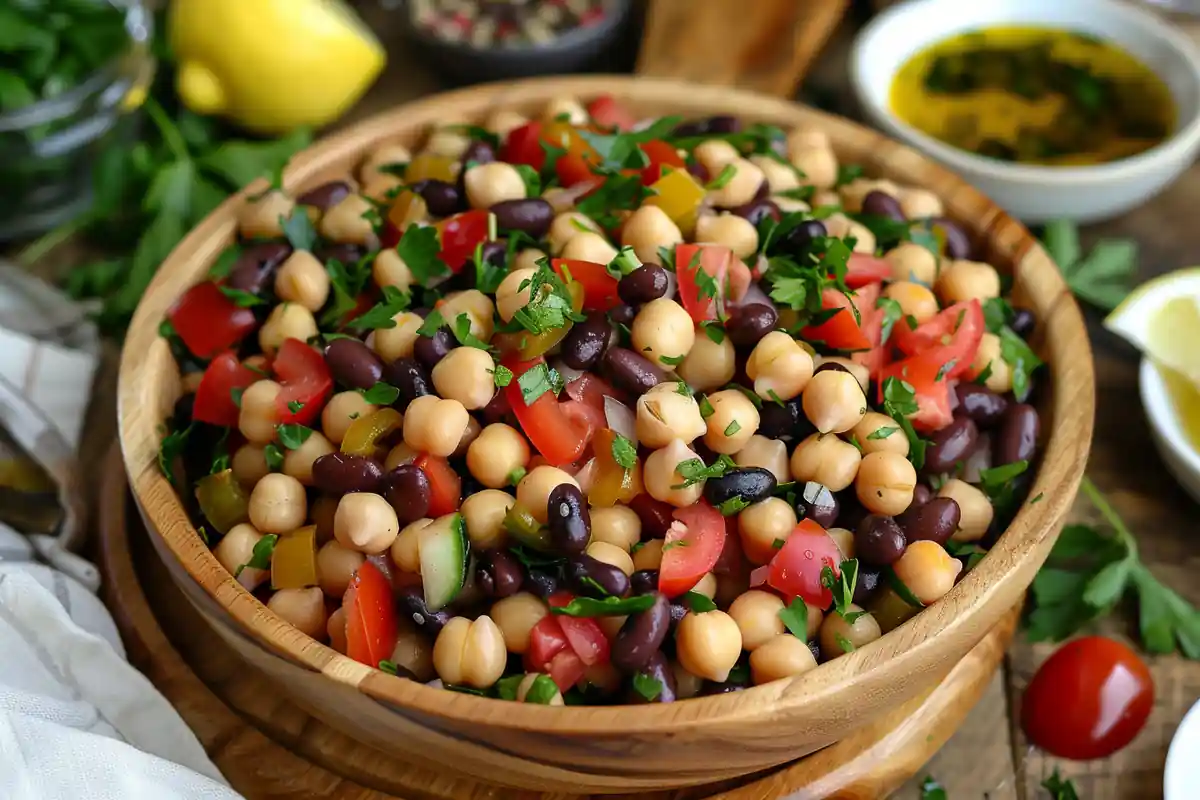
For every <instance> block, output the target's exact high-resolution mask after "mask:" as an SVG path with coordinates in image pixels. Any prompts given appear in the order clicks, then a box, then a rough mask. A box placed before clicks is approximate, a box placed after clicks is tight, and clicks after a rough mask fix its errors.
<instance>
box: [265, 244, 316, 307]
mask: <svg viewBox="0 0 1200 800" xmlns="http://www.w3.org/2000/svg"><path fill="white" fill-rule="evenodd" d="M275 294H276V295H277V296H278V297H279V299H280V300H283V301H284V302H285V303H295V304H296V305H298V306H301V307H302V308H307V309H308V310H309V311H313V312H316V311H320V310H321V306H323V305H325V301H326V300H328V299H329V273H328V272H326V271H325V267H323V266H322V265H321V262H320V261H317V257H316V256H314V255H313V254H312V253H310V252H308V251H307V250H296V251H294V252H293V253H292V254H291V255H290V256H288V257H287V260H286V261H284V262H283V264H282V265H281V266H280V267H279V272H277V273H275Z"/></svg>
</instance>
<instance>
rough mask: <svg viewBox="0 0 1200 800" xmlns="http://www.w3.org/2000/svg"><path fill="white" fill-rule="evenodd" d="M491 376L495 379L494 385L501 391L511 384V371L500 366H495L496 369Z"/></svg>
mask: <svg viewBox="0 0 1200 800" xmlns="http://www.w3.org/2000/svg"><path fill="white" fill-rule="evenodd" d="M492 376H493V378H494V379H495V382H496V385H497V386H499V387H500V388H501V389H503V388H504V387H505V386H508V385H509V384H510V383H512V379H513V374H512V370H511V369H509V368H508V367H506V366H504V365H502V364H497V365H496V369H495V370H494V371H493V372H492Z"/></svg>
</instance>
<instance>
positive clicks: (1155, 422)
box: [1138, 358, 1200, 502]
mask: <svg viewBox="0 0 1200 800" xmlns="http://www.w3.org/2000/svg"><path fill="white" fill-rule="evenodd" d="M1138 386H1139V389H1140V391H1141V394H1142V408H1144V409H1146V419H1147V420H1148V421H1149V422H1150V434H1151V436H1152V437H1153V438H1154V444H1155V446H1156V447H1157V448H1158V453H1159V455H1160V456H1162V460H1163V462H1164V463H1165V464H1166V465H1167V470H1168V471H1169V472H1170V473H1171V474H1172V475H1174V476H1175V480H1176V481H1178V482H1179V485H1180V486H1182V487H1183V488H1184V489H1186V490H1187V493H1188V494H1190V495H1191V496H1192V497H1193V498H1195V499H1196V502H1200V453H1198V452H1196V450H1195V449H1193V448H1192V447H1191V445H1190V444H1188V439H1187V434H1185V433H1184V428H1183V423H1182V422H1181V421H1180V419H1179V415H1178V414H1177V413H1175V407H1174V404H1173V403H1172V401H1171V396H1170V395H1169V394H1168V393H1167V384H1166V382H1165V381H1164V380H1163V376H1162V373H1161V372H1159V370H1158V367H1157V366H1156V365H1155V364H1154V362H1153V361H1151V360H1150V359H1148V358H1143V359H1142V366H1141V369H1140V370H1139V371H1138Z"/></svg>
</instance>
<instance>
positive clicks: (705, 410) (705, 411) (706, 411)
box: [696, 395, 717, 419]
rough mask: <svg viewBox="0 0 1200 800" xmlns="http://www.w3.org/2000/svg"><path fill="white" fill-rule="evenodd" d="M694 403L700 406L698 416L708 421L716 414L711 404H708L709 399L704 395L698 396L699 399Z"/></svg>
mask: <svg viewBox="0 0 1200 800" xmlns="http://www.w3.org/2000/svg"><path fill="white" fill-rule="evenodd" d="M696 402H697V404H698V405H699V406H700V416H701V417H703V418H704V419H708V418H709V417H711V416H712V415H713V414H715V413H717V410H716V409H715V408H713V407H712V403H711V402H709V399H708V397H707V396H706V395H700V399H699V400H697V401H696Z"/></svg>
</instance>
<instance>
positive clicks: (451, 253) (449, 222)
mask: <svg viewBox="0 0 1200 800" xmlns="http://www.w3.org/2000/svg"><path fill="white" fill-rule="evenodd" d="M437 226H438V230H439V231H440V232H441V239H442V249H441V252H439V253H438V258H439V259H441V260H442V263H444V264H445V265H446V266H447V267H449V268H450V271H451V272H454V273H459V272H461V271H462V269H463V267H464V266H465V265H466V264H467V262H468V261H470V260H471V259H472V258H473V257H474V256H475V248H476V247H478V246H479V245H480V244H482V243H483V242H486V241H487V237H488V212H487V211H486V210H484V209H479V208H477V209H474V210H472V211H464V212H462V213H461V214H455V215H454V216H452V217H447V218H446V219H444V220H442V221H441V222H439V223H437Z"/></svg>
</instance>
